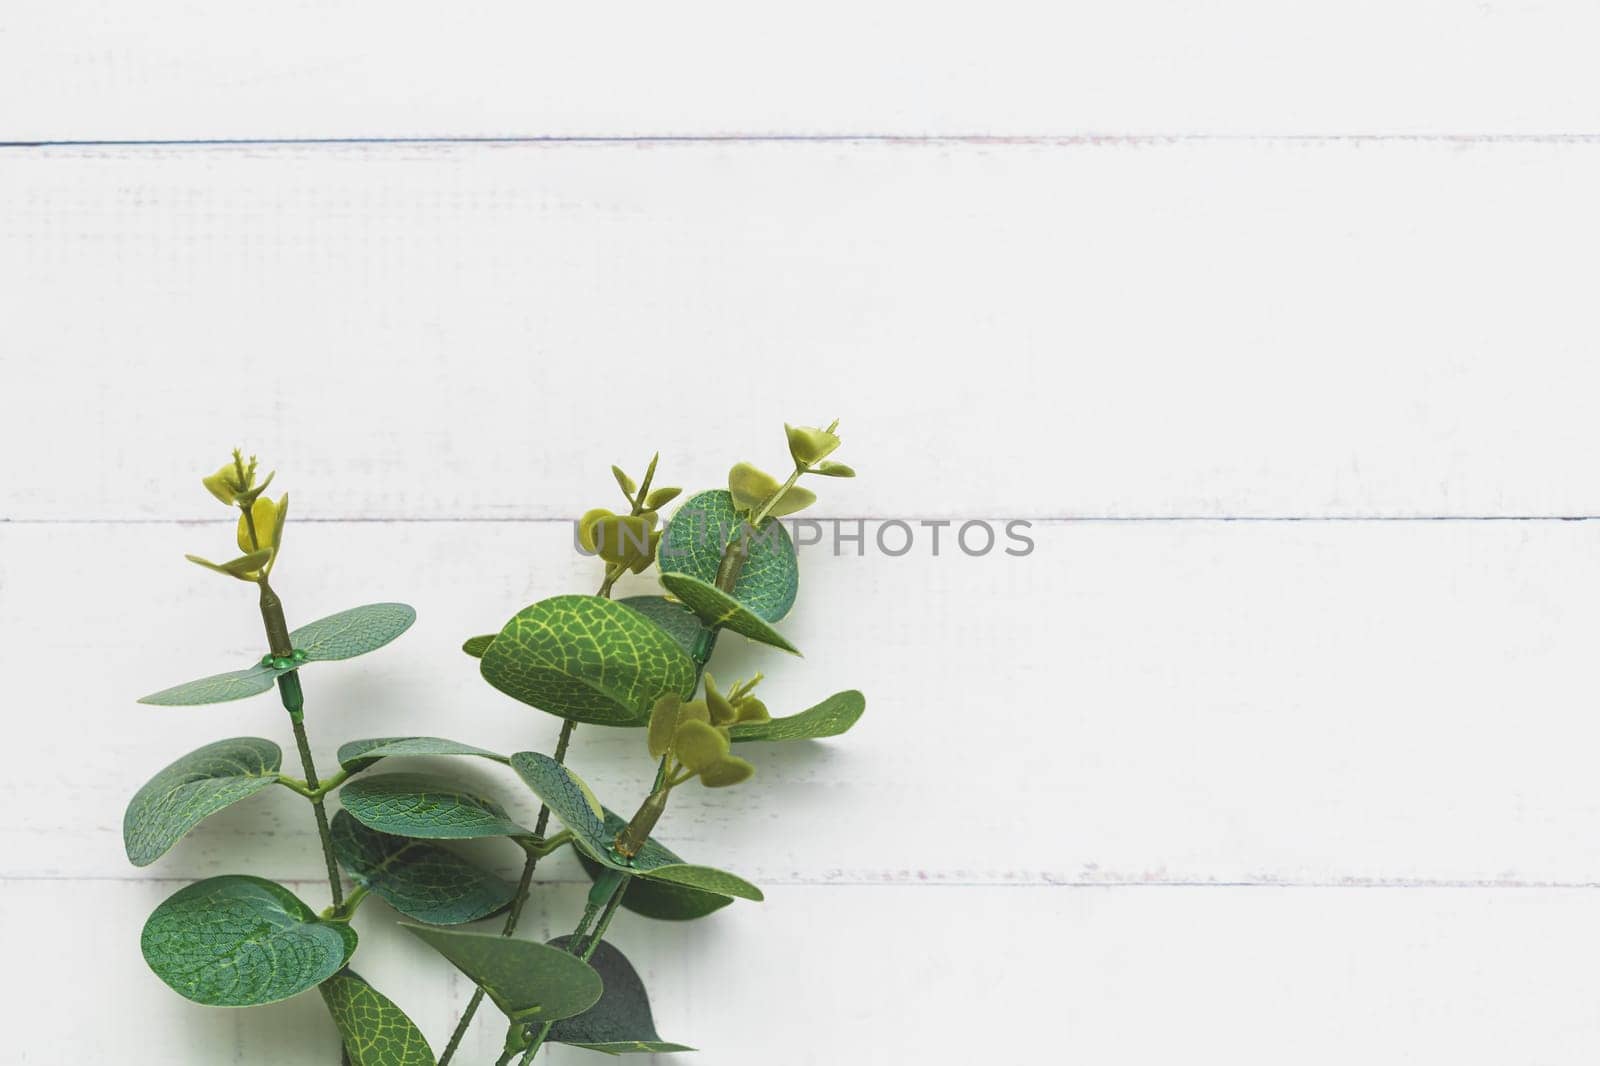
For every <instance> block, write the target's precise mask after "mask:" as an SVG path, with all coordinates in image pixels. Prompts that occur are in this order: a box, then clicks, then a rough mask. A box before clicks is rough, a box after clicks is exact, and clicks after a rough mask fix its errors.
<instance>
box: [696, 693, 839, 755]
mask: <svg viewBox="0 0 1600 1066" xmlns="http://www.w3.org/2000/svg"><path fill="white" fill-rule="evenodd" d="M866 709H867V699H866V697H865V696H863V695H862V694H861V693H859V692H857V691H856V690H855V689H853V688H852V689H846V690H845V691H844V692H835V693H834V694H833V695H831V696H829V697H828V698H827V699H825V700H823V701H822V702H821V703H819V704H817V705H816V706H815V707H810V708H807V709H806V710H803V711H801V712H800V713H799V714H791V715H789V716H788V717H787V718H772V719H769V720H768V721H765V722H746V723H743V724H740V725H734V726H730V727H729V728H728V732H729V733H731V734H732V739H733V741H734V743H736V744H737V743H739V742H740V741H746V740H815V739H817V738H819V737H836V736H838V735H839V734H840V733H843V732H844V731H845V730H847V729H849V728H850V727H851V726H853V725H855V724H856V721H857V719H859V718H860V717H861V715H862V712H864V711H865V710H866Z"/></svg>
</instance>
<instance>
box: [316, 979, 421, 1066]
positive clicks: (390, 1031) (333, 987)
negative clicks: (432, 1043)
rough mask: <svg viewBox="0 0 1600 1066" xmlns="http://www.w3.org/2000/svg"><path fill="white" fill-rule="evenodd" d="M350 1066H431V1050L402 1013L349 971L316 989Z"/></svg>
mask: <svg viewBox="0 0 1600 1066" xmlns="http://www.w3.org/2000/svg"><path fill="white" fill-rule="evenodd" d="M317 990H318V991H319V992H321V993H322V1001H323V1002H324V1003H326V1004H327V1005H328V1013H329V1014H331V1015H333V1024H334V1025H336V1026H338V1027H339V1035H340V1036H341V1037H343V1038H344V1049H345V1052H346V1053H347V1054H348V1055H349V1056H350V1062H351V1063H352V1064H353V1066H434V1062H435V1061H436V1060H435V1059H434V1057H433V1049H432V1048H430V1047H429V1046H428V1041H427V1039H426V1038H425V1037H423V1035H422V1031H421V1030H420V1029H418V1028H417V1025H416V1023H415V1022H413V1021H412V1020H411V1019H410V1018H408V1017H406V1012H405V1011H403V1010H401V1009H400V1008H399V1007H397V1006H395V1004H394V1001H393V1000H391V999H390V998H389V997H388V996H386V995H384V994H383V993H382V992H379V991H378V990H377V989H375V988H373V987H372V986H371V985H369V984H367V982H366V980H365V979H364V978H363V977H362V976H361V975H360V974H358V973H356V972H354V971H353V970H340V971H339V972H338V973H336V974H334V975H333V976H332V977H330V978H328V979H327V980H326V981H324V982H322V984H321V985H320V986H319V987H318V989H317Z"/></svg>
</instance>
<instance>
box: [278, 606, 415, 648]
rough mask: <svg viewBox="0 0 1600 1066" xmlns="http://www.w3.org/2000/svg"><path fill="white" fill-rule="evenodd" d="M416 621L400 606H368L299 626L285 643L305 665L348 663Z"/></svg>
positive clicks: (405, 607) (411, 613) (413, 613)
mask: <svg viewBox="0 0 1600 1066" xmlns="http://www.w3.org/2000/svg"><path fill="white" fill-rule="evenodd" d="M416 620H417V612H416V611H415V610H413V609H412V608H411V607H408V606H407V605H405V604H403V603H369V604H367V605H366V606H364V607H352V608H350V609H349V610H348V611H340V612H339V613H338V614H330V615H329V616H328V617H326V618H319V619H317V620H316V621H315V622H312V623H311V624H310V625H304V626H301V627H300V628H299V629H297V630H295V631H294V632H293V633H290V634H289V641H290V643H292V644H293V645H294V647H295V648H296V649H297V650H302V651H304V652H305V653H306V659H307V661H309V662H327V661H330V660H333V659H352V658H354V657H356V656H357V655H365V654H366V653H367V652H369V651H376V650H377V649H379V648H381V647H383V646H384V645H385V644H387V643H389V642H390V641H391V640H393V639H394V638H395V637H398V636H399V635H400V634H401V633H404V632H405V631H406V630H408V629H410V628H411V623H412V622H415V621H416Z"/></svg>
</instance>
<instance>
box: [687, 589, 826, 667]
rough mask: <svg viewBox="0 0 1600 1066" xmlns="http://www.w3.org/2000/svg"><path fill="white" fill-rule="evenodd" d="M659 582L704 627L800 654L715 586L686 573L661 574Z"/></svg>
mask: <svg viewBox="0 0 1600 1066" xmlns="http://www.w3.org/2000/svg"><path fill="white" fill-rule="evenodd" d="M661 583H662V584H663V585H665V586H666V588H667V591H668V592H670V593H672V594H673V595H674V596H676V597H678V599H680V600H682V601H683V605H684V606H685V607H687V608H689V610H691V611H693V612H694V613H695V614H697V615H699V616H700V620H701V621H702V622H704V623H705V624H706V625H708V626H711V627H713V628H716V627H723V628H727V629H731V630H733V631H734V632H735V633H738V634H739V635H740V636H744V637H749V638H750V639H751V640H754V641H756V642H758V643H761V644H770V645H772V646H773V647H774V648H782V649H783V650H784V651H787V652H793V653H794V654H795V655H799V654H800V652H799V651H798V650H797V649H796V648H795V646H794V645H793V644H790V643H789V642H788V641H787V640H785V639H783V636H782V635H781V634H779V632H778V631H777V630H776V629H773V628H772V627H771V626H769V625H767V623H766V622H765V621H763V620H762V619H760V618H758V617H757V616H756V615H755V614H753V613H752V612H751V611H750V610H749V608H747V607H745V606H743V605H742V604H740V603H738V602H737V601H735V600H733V599H732V598H730V597H729V596H728V594H727V593H726V592H723V591H722V590H721V589H719V588H717V587H716V586H715V585H711V584H707V583H706V582H704V581H701V580H700V579H699V578H695V577H690V576H689V575H688V574H677V573H664V574H662V575H661Z"/></svg>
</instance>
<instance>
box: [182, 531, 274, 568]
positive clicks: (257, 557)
mask: <svg viewBox="0 0 1600 1066" xmlns="http://www.w3.org/2000/svg"><path fill="white" fill-rule="evenodd" d="M241 521H243V519H241ZM184 558H185V559H187V560H189V561H190V562H191V563H195V564H196V565H199V566H203V567H205V568H206V569H207V570H215V571H216V572H217V573H219V574H227V575H228V576H229V577H237V578H240V579H241V580H250V581H253V580H255V579H254V578H246V577H245V575H246V574H253V573H255V572H256V571H257V570H260V569H261V568H262V567H263V566H265V565H267V560H269V559H271V558H272V549H271V548H263V549H262V550H260V551H253V552H249V553H248V554H245V555H241V556H239V557H238V558H237V559H229V560H228V561H227V562H225V563H214V562H212V561H211V560H210V559H202V558H201V557H200V556H198V555H185V556H184Z"/></svg>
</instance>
